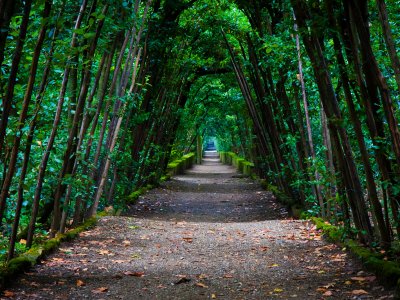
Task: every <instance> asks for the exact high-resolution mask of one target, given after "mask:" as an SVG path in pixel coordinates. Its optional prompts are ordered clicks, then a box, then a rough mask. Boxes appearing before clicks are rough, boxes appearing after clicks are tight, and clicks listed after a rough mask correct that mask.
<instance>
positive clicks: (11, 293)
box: [3, 290, 15, 298]
mask: <svg viewBox="0 0 400 300" xmlns="http://www.w3.org/2000/svg"><path fill="white" fill-rule="evenodd" d="M3 295H4V297H7V298H11V297H14V296H15V293H14V292H11V291H7V290H5V291H4V292H3Z"/></svg>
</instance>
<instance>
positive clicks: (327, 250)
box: [4, 158, 393, 300]
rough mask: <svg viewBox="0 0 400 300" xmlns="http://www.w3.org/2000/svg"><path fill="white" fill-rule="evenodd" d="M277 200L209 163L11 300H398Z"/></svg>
mask: <svg viewBox="0 0 400 300" xmlns="http://www.w3.org/2000/svg"><path fill="white" fill-rule="evenodd" d="M392 294H393V291H391V290H386V289H384V288H383V287H381V286H380V285H379V283H378V282H377V280H376V279H375V277H374V276H373V275H372V274H369V273H367V272H365V271H363V270H362V267H361V266H360V264H359V262H357V261H356V260H354V259H352V258H351V257H350V255H349V254H347V253H346V252H345V251H343V249H340V248H339V247H337V246H335V245H332V244H329V243H327V242H325V241H324V240H322V239H321V236H320V234H319V232H317V231H316V230H315V228H314V227H313V225H312V224H310V223H309V222H305V221H298V220H291V219H289V218H288V217H287V213H286V210H285V209H284V208H283V207H282V206H280V205H279V204H278V203H276V202H275V199H274V197H273V195H272V194H271V193H269V192H266V191H263V190H262V188H261V187H260V186H259V185H258V184H257V183H256V182H254V181H252V180H251V179H248V178H243V177H242V176H240V175H238V174H237V173H236V172H235V170H234V169H233V168H232V167H229V166H224V165H221V164H219V162H218V160H217V159H214V158H206V159H205V160H204V163H203V165H201V166H195V167H194V168H193V169H191V170H189V171H187V173H186V174H185V175H181V176H176V177H174V178H173V179H172V180H170V181H168V182H165V183H164V184H163V185H162V186H161V187H160V188H158V189H155V190H152V191H150V192H148V193H147V194H146V195H144V196H142V197H140V199H139V201H138V203H137V205H135V206H133V207H131V208H130V209H129V210H128V212H127V213H126V215H125V216H121V217H104V218H102V219H101V220H100V221H99V223H98V226H96V228H94V229H92V230H90V231H87V232H84V233H82V234H81V235H80V237H79V238H78V239H76V240H74V241H73V242H70V243H64V244H63V245H62V247H61V249H60V250H59V251H57V252H56V253H54V254H53V255H50V256H49V257H48V258H47V259H46V260H44V261H43V262H42V263H41V264H40V265H38V266H36V267H34V268H33V269H32V270H31V271H30V272H29V273H26V274H24V275H22V276H21V277H20V278H19V279H18V280H17V281H16V282H15V283H14V284H13V285H12V286H11V287H10V288H9V289H8V290H7V291H5V293H4V295H8V296H10V297H12V298H14V299H190V300H192V299H292V298H294V299H392Z"/></svg>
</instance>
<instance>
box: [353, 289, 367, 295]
mask: <svg viewBox="0 0 400 300" xmlns="http://www.w3.org/2000/svg"><path fill="white" fill-rule="evenodd" d="M351 294H352V295H355V296H360V295H368V292H367V291H365V290H353V291H352V292H351Z"/></svg>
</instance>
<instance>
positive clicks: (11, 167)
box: [0, 0, 52, 224]
mask: <svg viewBox="0 0 400 300" xmlns="http://www.w3.org/2000/svg"><path fill="white" fill-rule="evenodd" d="M51 5H52V1H50V0H47V1H46V2H45V7H44V10H43V16H42V18H43V20H44V23H43V26H42V28H41V30H40V32H39V36H38V39H37V42H36V46H35V50H34V52H33V57H32V65H31V68H30V72H29V74H30V76H29V79H28V85H27V87H26V90H25V95H24V100H23V103H22V109H21V112H20V115H19V120H18V126H17V134H16V135H15V136H14V141H13V147H12V150H11V157H10V161H9V164H8V168H7V173H6V175H5V178H4V181H3V185H2V188H1V193H0V224H1V220H2V219H3V214H4V210H5V207H6V203H7V198H8V192H9V190H10V186H11V182H12V178H13V176H14V173H15V167H16V163H17V157H18V153H19V146H20V143H21V138H22V136H23V133H22V128H23V127H24V125H25V120H26V117H27V115H28V108H29V104H30V101H31V98H32V92H33V86H34V83H35V79H36V73H37V68H38V63H39V57H40V52H41V49H42V46H43V42H44V39H45V35H46V31H47V28H48V22H47V18H48V17H49V16H50V12H51ZM19 208H20V207H19ZM18 217H19V213H18ZM14 220H15V219H14ZM18 221H19V219H18Z"/></svg>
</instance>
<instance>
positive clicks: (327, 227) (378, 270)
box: [311, 217, 400, 299]
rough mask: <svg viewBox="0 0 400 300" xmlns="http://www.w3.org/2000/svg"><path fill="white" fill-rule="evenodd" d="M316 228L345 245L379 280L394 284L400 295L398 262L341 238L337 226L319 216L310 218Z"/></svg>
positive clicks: (386, 283)
mask: <svg viewBox="0 0 400 300" xmlns="http://www.w3.org/2000/svg"><path fill="white" fill-rule="evenodd" d="M311 220H312V222H313V223H314V224H315V225H316V227H317V229H320V230H322V231H323V232H324V235H325V236H326V237H327V238H328V239H329V240H331V241H332V242H335V243H339V244H341V245H343V246H345V247H346V248H347V249H348V250H349V251H350V252H351V253H352V254H353V255H355V256H356V257H357V258H359V259H360V260H361V261H362V263H363V264H364V266H365V267H366V268H367V269H368V270H369V271H371V272H373V273H375V274H376V276H377V278H378V279H379V281H380V282H381V283H382V284H384V285H386V286H395V287H396V293H397V297H396V298H395V299H399V295H400V264H399V263H397V262H394V261H388V260H385V259H384V257H383V255H382V254H380V253H376V252H373V251H371V250H369V249H368V248H366V247H364V246H363V245H361V244H359V243H358V242H356V241H354V240H351V239H347V240H345V241H343V240H342V234H341V231H340V229H339V228H338V227H336V226H333V225H331V224H329V223H327V222H325V220H323V219H321V218H315V217H314V218H311Z"/></svg>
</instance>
